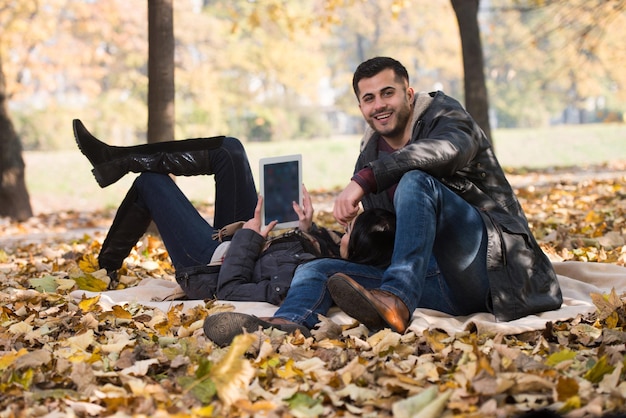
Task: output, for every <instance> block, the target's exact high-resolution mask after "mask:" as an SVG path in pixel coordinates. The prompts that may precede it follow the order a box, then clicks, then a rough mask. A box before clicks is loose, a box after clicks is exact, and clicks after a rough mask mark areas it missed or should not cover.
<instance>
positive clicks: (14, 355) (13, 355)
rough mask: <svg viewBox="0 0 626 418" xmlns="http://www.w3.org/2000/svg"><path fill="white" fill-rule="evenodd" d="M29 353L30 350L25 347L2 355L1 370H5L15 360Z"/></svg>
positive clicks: (0, 358)
mask: <svg viewBox="0 0 626 418" xmlns="http://www.w3.org/2000/svg"><path fill="white" fill-rule="evenodd" d="M25 354H28V350H27V349H25V348H22V349H20V351H13V352H10V353H8V354H5V355H3V356H2V357H0V370H5V369H6V368H7V367H9V366H10V365H12V364H13V362H14V361H15V360H16V359H18V358H20V357H21V356H23V355H25Z"/></svg>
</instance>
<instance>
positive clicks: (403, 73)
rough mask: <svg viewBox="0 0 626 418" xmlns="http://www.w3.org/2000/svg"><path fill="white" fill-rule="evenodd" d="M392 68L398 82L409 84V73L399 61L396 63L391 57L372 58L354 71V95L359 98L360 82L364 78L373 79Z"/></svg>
mask: <svg viewBox="0 0 626 418" xmlns="http://www.w3.org/2000/svg"><path fill="white" fill-rule="evenodd" d="M389 68H391V69H392V70H393V72H394V74H395V75H396V80H398V81H400V82H401V81H402V80H406V82H407V83H408V82H409V73H408V71H407V70H406V68H405V67H404V65H402V64H401V63H400V62H399V61H396V60H395V59H393V58H389V57H375V58H370V59H369V60H367V61H364V62H362V63H361V64H359V66H358V67H357V68H356V71H354V76H353V77H352V89H353V90H354V94H356V98H357V99H358V98H359V86H358V85H359V81H361V79H363V78H371V77H374V76H375V75H376V74H378V73H380V72H381V71H383V70H386V69H389Z"/></svg>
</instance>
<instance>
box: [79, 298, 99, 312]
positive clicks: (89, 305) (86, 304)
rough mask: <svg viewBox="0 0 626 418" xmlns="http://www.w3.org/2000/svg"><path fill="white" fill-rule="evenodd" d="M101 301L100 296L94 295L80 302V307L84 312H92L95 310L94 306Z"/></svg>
mask: <svg viewBox="0 0 626 418" xmlns="http://www.w3.org/2000/svg"><path fill="white" fill-rule="evenodd" d="M99 301H100V296H94V297H92V298H88V299H83V300H81V301H80V302H78V307H79V308H80V310H81V311H83V312H91V311H93V310H94V307H96V306H97V305H98V302H99Z"/></svg>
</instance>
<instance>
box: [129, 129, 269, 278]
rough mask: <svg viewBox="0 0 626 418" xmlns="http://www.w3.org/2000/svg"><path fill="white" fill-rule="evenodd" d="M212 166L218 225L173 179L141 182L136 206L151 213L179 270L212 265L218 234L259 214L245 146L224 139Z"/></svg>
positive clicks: (149, 177) (153, 177) (153, 176)
mask: <svg viewBox="0 0 626 418" xmlns="http://www.w3.org/2000/svg"><path fill="white" fill-rule="evenodd" d="M209 163H210V166H211V168H212V173H210V174H213V175H214V179H215V215H214V217H213V226H211V225H210V224H209V223H208V222H207V221H206V220H205V219H204V218H203V217H202V216H201V215H200V213H199V212H198V210H197V209H196V208H195V207H194V206H193V205H192V203H191V202H190V201H189V199H188V198H187V197H186V196H185V195H184V194H183V192H182V191H181V190H180V188H179V187H178V186H177V185H176V183H175V182H174V181H173V180H172V179H171V178H170V176H169V175H167V174H160V173H152V172H144V173H141V174H140V175H139V176H138V177H137V178H136V179H135V183H134V187H136V188H137V193H138V197H137V202H136V203H137V204H138V205H140V206H141V207H143V208H144V209H146V210H147V211H148V212H149V213H150V216H151V217H152V220H153V221H154V223H155V224H156V226H157V228H158V230H159V233H160V235H161V239H162V240H163V244H164V245H165V248H167V252H168V253H169V256H170V259H171V260H172V265H173V266H174V268H175V269H176V270H179V269H181V268H184V267H194V266H198V265H205V264H208V263H209V262H210V261H211V256H212V255H213V252H214V251H215V249H216V248H217V246H218V245H219V244H220V243H219V242H218V241H214V240H213V239H212V235H213V233H214V232H215V231H217V230H219V229H220V228H222V227H224V226H226V225H228V224H230V223H233V222H236V221H242V220H243V221H247V220H248V219H250V218H252V217H253V216H254V208H255V207H256V203H257V193H256V187H255V185H254V179H253V177H252V171H251V170H250V164H249V162H248V157H247V155H246V153H245V150H244V148H243V146H242V144H241V143H240V142H239V141H238V140H237V139H235V138H228V137H227V138H224V142H223V144H222V146H221V147H220V148H216V149H215V150H211V152H210V153H209Z"/></svg>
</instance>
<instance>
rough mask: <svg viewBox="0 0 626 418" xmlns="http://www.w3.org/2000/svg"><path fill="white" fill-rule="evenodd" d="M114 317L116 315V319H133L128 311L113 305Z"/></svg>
mask: <svg viewBox="0 0 626 418" xmlns="http://www.w3.org/2000/svg"><path fill="white" fill-rule="evenodd" d="M113 315H115V317H116V318H120V319H132V318H133V316H132V315H131V314H130V312H128V311H127V310H126V309H124V308H122V307H121V306H119V305H113Z"/></svg>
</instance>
